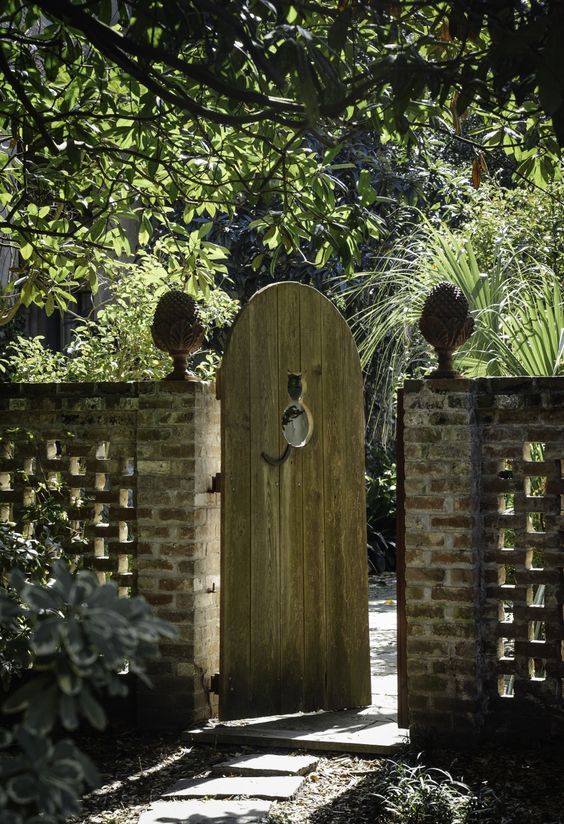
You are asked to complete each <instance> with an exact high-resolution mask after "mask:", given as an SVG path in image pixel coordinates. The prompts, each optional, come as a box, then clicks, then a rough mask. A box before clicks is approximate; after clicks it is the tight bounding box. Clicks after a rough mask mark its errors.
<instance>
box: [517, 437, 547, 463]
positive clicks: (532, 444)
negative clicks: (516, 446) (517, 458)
mask: <svg viewBox="0 0 564 824" xmlns="http://www.w3.org/2000/svg"><path fill="white" fill-rule="evenodd" d="M545 449H546V444H545V443H541V442H540V441H527V442H526V443H524V444H523V458H524V459H525V460H526V461H533V462H534V463H539V462H540V461H544V455H545Z"/></svg>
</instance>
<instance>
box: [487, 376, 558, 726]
mask: <svg viewBox="0 0 564 824" xmlns="http://www.w3.org/2000/svg"><path fill="white" fill-rule="evenodd" d="M556 385H558V384H556ZM490 388H491V389H492V390H493V391H490V392H488V393H483V394H481V395H479V397H478V403H479V405H480V412H479V417H478V419H479V422H480V424H481V428H482V438H483V448H482V455H483V458H482V496H481V509H482V518H483V527H484V538H485V540H484V564H485V580H486V603H485V605H484V623H485V645H486V646H485V650H484V652H485V656H486V659H487V663H488V666H487V672H488V675H489V678H488V679H487V681H486V685H485V686H486V690H487V694H488V696H489V697H490V700H491V701H492V705H493V706H496V704H497V705H498V707H499V710H500V711H503V712H512V711H513V708H511V707H509V706H508V705H505V706H502V705H501V702H502V701H503V702H506V701H507V702H512V703H514V704H515V712H522V711H523V710H527V708H530V707H532V706H536V707H543V708H544V709H546V710H547V711H550V710H551V709H554V710H562V708H563V707H564V654H563V652H564V647H563V642H564V632H563V629H564V622H563V618H564V615H563V604H564V597H563V594H564V593H563V583H564V581H563V574H564V569H563V567H564V549H563V547H562V531H561V527H562V501H563V500H564V498H563V492H564V490H563V480H562V478H563V472H562V467H563V462H564V436H563V424H564V415H563V411H562V408H561V403H560V404H558V405H557V404H556V403H555V401H556V399H557V398H556V396H555V394H554V392H553V391H551V389H552V390H553V388H554V383H553V382H551V381H542V380H538V381H534V382H533V381H530V382H528V383H527V384H525V385H524V384H522V383H518V382H514V383H513V384H501V385H499V386H496V384H493V385H491V386H490ZM557 397H559V398H560V401H561V400H562V395H558V396H557Z"/></svg>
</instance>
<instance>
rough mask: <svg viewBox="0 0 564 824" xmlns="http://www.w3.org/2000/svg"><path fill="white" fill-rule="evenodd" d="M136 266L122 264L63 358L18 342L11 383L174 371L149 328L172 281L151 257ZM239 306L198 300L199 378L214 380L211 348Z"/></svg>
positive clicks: (9, 363)
mask: <svg viewBox="0 0 564 824" xmlns="http://www.w3.org/2000/svg"><path fill="white" fill-rule="evenodd" d="M141 261H142V262H141V263H140V264H138V265H127V264H123V265H121V266H120V267H119V269H118V274H117V275H116V277H115V278H114V279H113V280H112V281H110V282H109V283H108V285H107V287H106V290H105V291H106V300H105V302H104V303H103V304H102V305H101V308H99V309H98V310H97V312H96V317H95V319H85V320H82V321H80V322H79V323H78V325H77V326H76V327H75V328H74V329H73V331H72V339H71V342H70V344H69V345H68V346H67V348H66V350H65V351H64V352H54V351H52V350H51V349H48V348H47V347H45V346H44V344H43V338H42V337H36V338H25V337H23V336H18V338H17V339H16V341H15V342H14V343H12V344H11V346H10V347H9V350H8V351H9V357H8V358H7V359H6V360H5V366H6V369H7V371H8V373H9V375H10V377H11V379H12V380H13V381H22V382H30V383H55V382H73V381H135V380H141V381H142V380H159V379H160V378H163V377H164V376H165V375H166V374H167V372H169V371H170V369H171V363H170V357H169V356H168V355H167V354H166V353H164V352H160V351H159V350H158V349H157V348H156V347H155V345H154V343H153V341H152V338H151V323H152V321H153V316H154V312H155V307H156V304H157V301H158V299H159V297H160V295H162V294H163V292H164V291H165V290H166V288H167V284H169V283H171V282H174V281H171V279H170V278H169V276H168V274H167V272H166V271H165V270H164V269H163V268H162V267H159V266H158V265H157V264H156V262H155V260H154V258H153V257H149V256H145V257H142V259H141ZM236 311H237V303H236V302H235V301H233V300H231V299H230V298H229V297H228V296H227V295H226V294H225V293H224V292H222V291H221V290H219V289H213V290H211V291H210V292H208V297H207V299H204V298H202V297H201V298H200V313H201V317H202V320H203V322H204V326H205V329H206V338H207V341H208V343H207V347H208V350H207V351H206V350H204V352H203V353H202V354H201V355H200V356H199V358H200V360H199V366H198V367H197V371H199V372H200V374H201V376H202V377H203V378H204V379H208V380H209V379H211V378H212V377H213V375H214V373H215V370H216V368H217V362H218V358H217V357H216V356H215V354H214V351H213V348H214V347H215V346H216V345H217V337H218V335H220V333H221V331H222V330H223V329H224V328H225V327H226V326H229V325H230V324H231V322H232V320H233V318H234V315H235V313H236Z"/></svg>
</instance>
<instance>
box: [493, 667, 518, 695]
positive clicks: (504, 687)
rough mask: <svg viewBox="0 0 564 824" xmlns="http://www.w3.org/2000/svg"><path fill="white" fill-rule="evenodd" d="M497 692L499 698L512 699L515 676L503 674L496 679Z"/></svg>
mask: <svg viewBox="0 0 564 824" xmlns="http://www.w3.org/2000/svg"><path fill="white" fill-rule="evenodd" d="M497 692H498V695H499V696H500V698H513V697H514V696H515V676H514V675H507V674H506V673H504V674H503V675H500V676H499V677H498V679H497Z"/></svg>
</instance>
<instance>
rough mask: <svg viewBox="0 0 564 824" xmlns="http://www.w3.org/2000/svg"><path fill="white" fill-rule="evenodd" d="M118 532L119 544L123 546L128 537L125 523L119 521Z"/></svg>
mask: <svg viewBox="0 0 564 824" xmlns="http://www.w3.org/2000/svg"><path fill="white" fill-rule="evenodd" d="M118 531H119V538H118V540H119V542H120V544H125V543H127V541H128V535H129V528H128V523H127V521H119V523H118Z"/></svg>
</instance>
